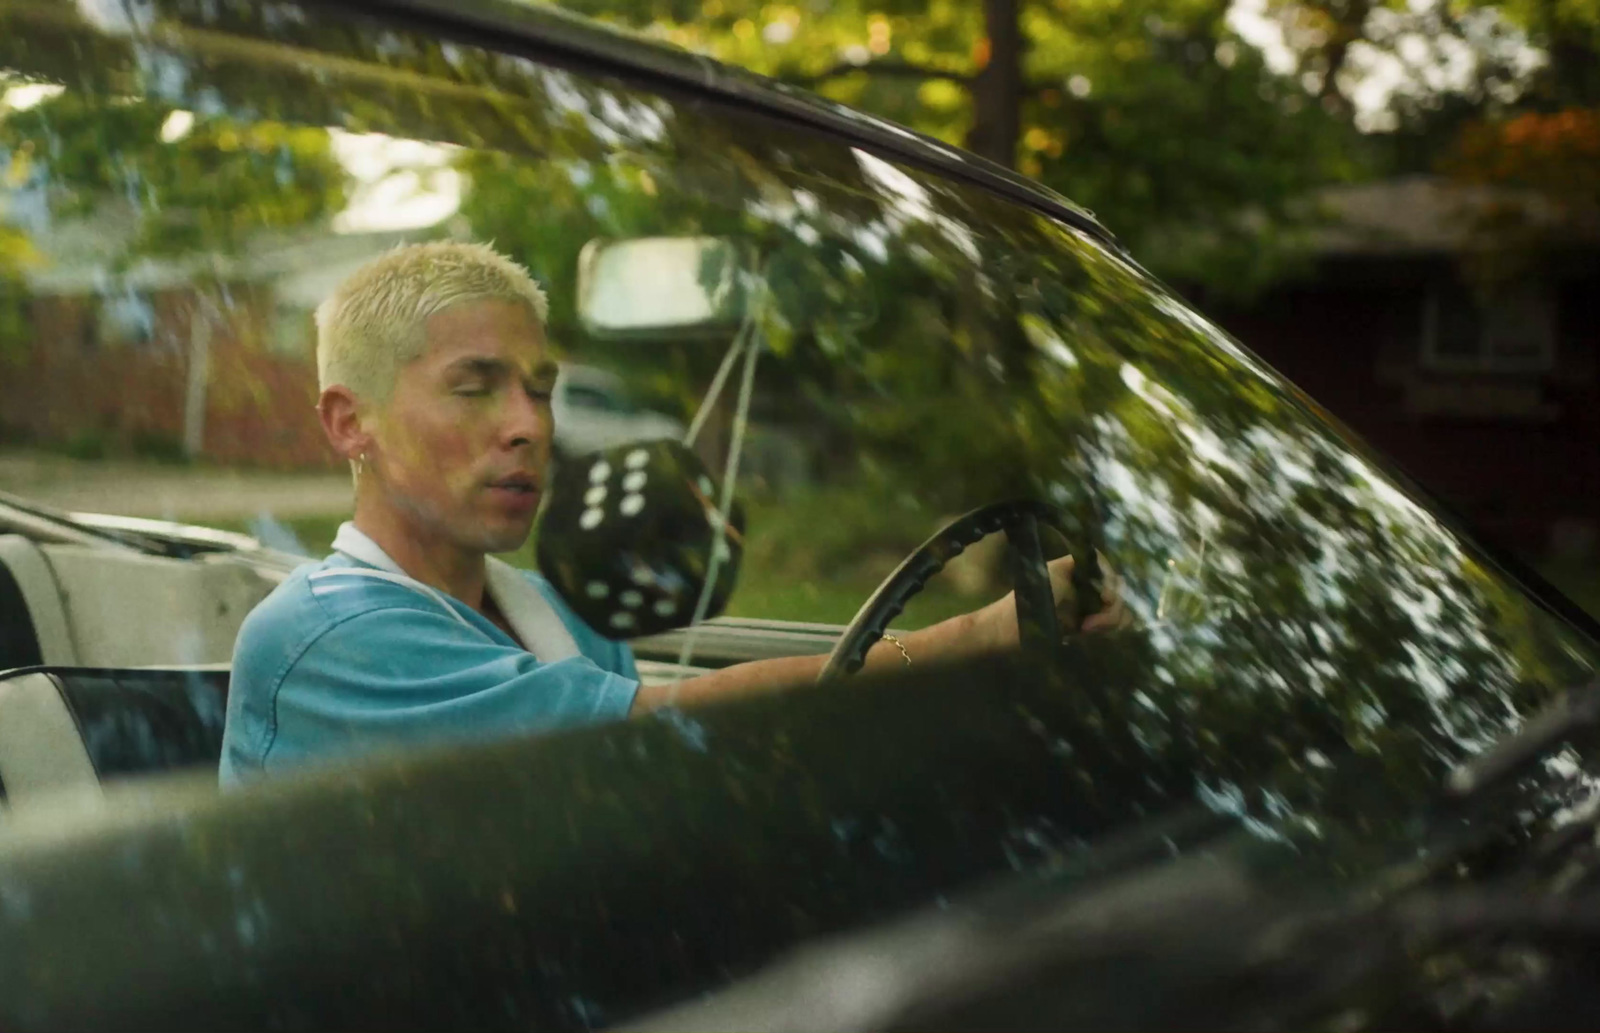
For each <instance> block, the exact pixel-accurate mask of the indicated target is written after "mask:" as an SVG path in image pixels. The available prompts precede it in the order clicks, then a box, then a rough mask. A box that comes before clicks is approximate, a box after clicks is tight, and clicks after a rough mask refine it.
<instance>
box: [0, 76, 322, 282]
mask: <svg viewBox="0 0 1600 1033" xmlns="http://www.w3.org/2000/svg"><path fill="white" fill-rule="evenodd" d="M175 110H176V109H175V108H173V107H172V106H171V105H169V104H163V103H157V102H153V101H144V100H139V101H118V102H116V103H112V102H111V101H110V100H109V99H108V98H105V97H98V96H94V95H86V94H81V93H77V92H67V93H63V94H61V95H60V96H58V97H54V98H51V99H49V100H47V101H45V102H43V103H41V104H38V105H37V106H35V107H32V108H30V109H28V110H26V111H21V112H16V113H13V114H11V115H9V116H8V117H6V118H5V119H4V121H0V149H3V150H4V151H5V153H6V154H7V155H9V156H10V160H11V162H12V177H13V179H14V180H17V181H20V182H23V183H27V184H29V185H31V186H35V187H37V188H42V189H43V191H44V192H45V194H46V196H47V198H48V199H49V202H50V205H51V210H52V212H53V213H54V215H55V216H56V217H60V218H67V219H73V218H88V217H91V216H93V215H94V214H95V213H96V212H98V211H101V210H102V209H104V208H105V206H107V205H108V204H119V203H120V204H121V205H124V206H126V207H127V208H128V209H130V210H131V211H133V212H135V213H136V217H137V222H138V229H137V231H136V233H135V234H134V236H133V238H132V239H131V241H130V242H129V244H128V248H127V251H126V253H125V254H124V255H123V256H122V259H123V261H131V260H132V259H133V258H135V257H137V256H139V255H147V254H189V253H192V252H195V251H198V250H207V251H219V250H220V251H224V252H227V251H236V250H238V249H239V248H240V247H242V246H243V245H244V244H245V242H246V241H248V240H249V238H250V236H251V235H252V234H255V233H259V232H261V231H263V230H276V229H286V228H293V227H296V226H303V225H306V224H310V223H314V222H316V221H317V220H319V219H321V218H324V217H326V216H327V215H329V214H331V213H332V212H334V211H337V210H338V208H339V207H340V206H341V205H342V204H343V201H344V191H345V173H344V170H343V168H342V167H341V166H340V165H339V163H338V161H337V160H336V159H335V158H334V157H333V155H332V153H331V150H330V148H329V144H328V134H327V132H326V131H325V130H321V129H311V128H303V127H290V126H286V125H283V124H280V123H277V122H271V121H249V122H247V121H241V120H238V119H235V118H231V117H228V116H210V117H206V116H194V115H192V114H190V113H187V112H183V113H181V114H179V115H177V116H176V117H177V118H181V119H184V120H185V121H190V120H192V121H190V124H189V126H188V128H187V129H186V130H185V131H184V132H183V133H182V135H181V136H176V137H175V138H174V139H173V140H171V141H168V140H165V139H163V127H165V126H168V125H169V124H170V123H169V119H173V118H174V117H175V116H174V112H175ZM179 124H180V125H181V124H182V123H179ZM169 135H172V134H170V133H169Z"/></svg>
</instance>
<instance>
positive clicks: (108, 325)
mask: <svg viewBox="0 0 1600 1033" xmlns="http://www.w3.org/2000/svg"><path fill="white" fill-rule="evenodd" d="M155 336H156V307H155V305H154V304H153V303H152V302H151V300H150V296H149V295H148V294H146V293H144V292H143V291H134V290H130V291H125V292H123V293H120V294H103V295H101V296H100V301H99V305H98V306H97V307H96V309H95V314H94V339H95V342H96V343H97V344H99V345H100V346H101V347H102V348H108V347H118V346H121V345H130V344H132V345H142V344H149V343H150V342H151V341H153V340H155Z"/></svg>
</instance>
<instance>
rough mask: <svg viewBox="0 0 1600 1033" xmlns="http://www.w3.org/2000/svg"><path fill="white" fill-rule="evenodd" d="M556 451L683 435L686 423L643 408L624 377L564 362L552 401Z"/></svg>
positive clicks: (572, 452) (569, 453) (580, 450)
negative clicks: (632, 396) (627, 387)
mask: <svg viewBox="0 0 1600 1033" xmlns="http://www.w3.org/2000/svg"><path fill="white" fill-rule="evenodd" d="M550 408H551V412H552V415H553V416H554V418H555V425H556V435H555V446H556V453H557V454H558V455H564V456H574V455H583V454H584V453H585V452H594V451H596V450H598V449H602V448H611V447H614V446H616V445H621V444H623V443H625V442H628V441H649V440H656V439H659V438H682V437H683V434H684V429H685V428H684V425H683V423H682V422H680V421H678V420H675V419H673V418H672V417H671V416H668V415H666V414H665V413H659V412H653V411H651V410H649V409H641V408H639V407H638V406H636V405H634V404H633V402H632V401H631V400H629V398H628V394H627V391H626V390H625V389H624V386H623V383H622V379H621V378H620V377H618V376H617V375H616V374H614V373H610V372H607V371H606V370H603V369H599V368H598V367H595V366H582V365H576V364H571V363H562V365H561V373H560V375H559V376H557V377H556V389H555V397H554V398H552V399H551V401H550Z"/></svg>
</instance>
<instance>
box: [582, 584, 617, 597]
mask: <svg viewBox="0 0 1600 1033" xmlns="http://www.w3.org/2000/svg"><path fill="white" fill-rule="evenodd" d="M583 590H584V591H585V592H587V593H588V595H589V598H590V599H604V598H605V597H606V596H608V595H610V594H611V586H610V585H608V584H606V583H605V582H604V581H591V582H589V583H588V584H587V585H584V586H583Z"/></svg>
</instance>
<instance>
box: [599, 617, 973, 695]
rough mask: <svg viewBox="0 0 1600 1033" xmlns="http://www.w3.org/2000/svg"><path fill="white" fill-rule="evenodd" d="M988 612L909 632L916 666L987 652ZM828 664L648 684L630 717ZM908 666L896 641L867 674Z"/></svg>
mask: <svg viewBox="0 0 1600 1033" xmlns="http://www.w3.org/2000/svg"><path fill="white" fill-rule="evenodd" d="M996 605H998V604H996ZM988 609H989V608H985V609H984V610H979V611H977V612H975V613H964V614H961V615H960V616H958V617H952V618H950V619H949V620H947V621H941V622H940V623H938V624H935V625H933V626H932V627H927V628H923V629H921V630H919V631H911V632H907V633H906V634H905V635H902V636H901V637H900V638H901V641H902V642H903V643H904V644H905V647H906V653H907V654H908V655H909V656H910V657H911V658H912V661H913V662H919V661H924V662H932V661H941V660H954V659H957V658H959V657H962V656H969V655H971V654H973V653H978V652H983V651H984V650H985V648H987V645H986V638H985V636H983V635H981V634H978V633H977V632H978V630H979V626H980V625H981V624H982V622H983V621H984V619H985V617H986V616H987V612H988ZM827 660H828V658H827V656H826V655H823V654H817V655H814V656H784V657H778V658H776V659H772V660H751V661H749V662H748V663H742V664H735V665H734V666H732V667H724V668H722V669H721V670H719V671H712V672H711V673H710V674H703V675H701V676H700V677H698V678H685V679H684V680H683V681H681V682H678V683H676V684H671V685H645V686H642V687H640V689H639V693H638V695H637V696H635V697H634V701H633V709H632V711H630V713H633V714H640V713H644V712H645V711H648V710H654V709H655V708H656V707H660V706H665V705H668V704H676V705H680V706H692V705H694V704H697V703H704V702H707V701H709V700H713V699H728V698H731V697H734V696H747V695H754V694H756V693H759V692H767V691H771V690H773V689H779V688H786V687H789V686H792V685H800V684H806V683H810V682H814V681H816V680H817V676H818V675H819V674H821V673H822V665H823V664H825V663H827ZM904 665H905V657H904V656H902V655H901V654H900V650H899V648H897V647H896V646H895V645H894V644H893V643H891V642H878V643H876V644H875V645H873V647H872V649H870V650H869V651H868V652H867V661H866V663H865V664H864V665H863V670H866V671H885V670H893V669H894V668H896V667H901V666H904Z"/></svg>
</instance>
